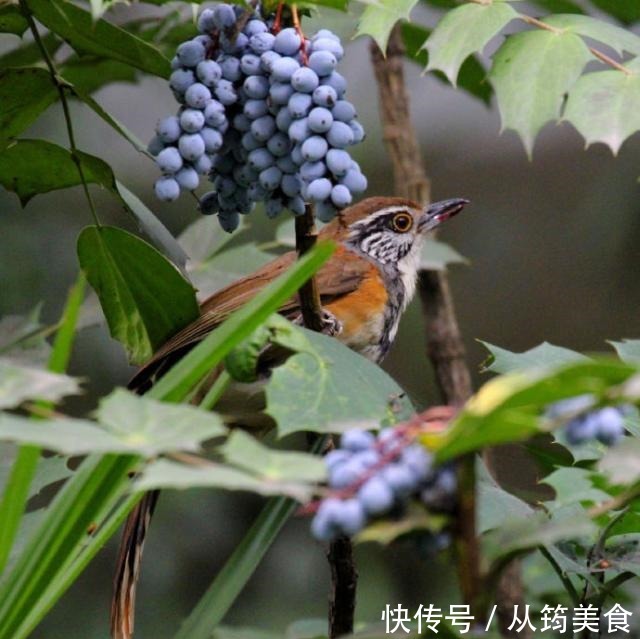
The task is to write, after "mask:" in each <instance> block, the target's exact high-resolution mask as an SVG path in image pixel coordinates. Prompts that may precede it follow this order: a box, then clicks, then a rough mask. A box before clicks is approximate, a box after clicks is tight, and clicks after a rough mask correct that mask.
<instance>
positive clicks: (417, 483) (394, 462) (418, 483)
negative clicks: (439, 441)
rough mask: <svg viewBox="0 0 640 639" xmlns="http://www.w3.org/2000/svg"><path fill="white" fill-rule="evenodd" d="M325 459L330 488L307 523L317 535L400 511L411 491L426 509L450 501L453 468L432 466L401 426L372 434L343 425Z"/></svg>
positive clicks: (324, 537) (350, 531) (346, 530)
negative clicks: (338, 439)
mask: <svg viewBox="0 0 640 639" xmlns="http://www.w3.org/2000/svg"><path fill="white" fill-rule="evenodd" d="M325 463H326V465H327V469H328V472H329V488H330V489H331V490H332V494H331V496H329V497H327V498H326V499H324V500H322V502H321V503H320V505H319V507H318V510H317V512H316V514H315V517H314V519H313V522H312V524H311V530H312V533H313V535H314V536H315V537H316V538H317V539H319V540H321V541H330V540H331V539H334V538H336V537H338V536H340V535H349V536H350V535H354V534H356V533H357V532H359V531H360V530H362V528H364V527H365V526H366V524H367V523H368V522H369V521H370V520H371V519H374V518H376V517H380V516H383V515H387V514H395V513H401V512H402V510H403V508H404V507H405V506H406V504H407V502H408V501H409V499H411V498H412V497H419V498H420V499H421V500H422V501H423V503H424V504H425V505H426V506H427V507H428V508H430V509H432V510H438V511H442V512H451V511H452V510H453V509H454V507H455V494H456V474H455V471H454V469H453V468H451V467H441V468H434V467H433V458H432V456H431V455H430V454H429V453H428V452H427V451H426V450H425V449H424V448H423V447H422V446H421V445H420V444H416V443H413V438H412V437H410V436H409V435H408V434H407V432H406V430H402V429H400V428H386V429H384V430H382V431H381V432H380V433H379V435H378V436H377V437H376V436H374V435H373V434H372V433H370V432H368V431H362V430H351V431H348V432H346V433H345V434H344V435H343V436H342V440H341V447H340V448H338V449H336V450H333V451H331V452H330V453H328V454H327V456H326V457H325Z"/></svg>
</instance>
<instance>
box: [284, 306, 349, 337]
mask: <svg viewBox="0 0 640 639" xmlns="http://www.w3.org/2000/svg"><path fill="white" fill-rule="evenodd" d="M320 321H321V322H322V328H321V329H320V332H321V333H322V334H323V335H328V336H329V337H335V336H336V335H340V333H342V328H343V327H342V322H341V321H340V320H339V319H338V318H337V317H336V316H335V315H334V314H333V313H332V312H331V311H328V310H327V309H325V308H323V309H322V311H321V313H320ZM293 323H294V324H296V325H297V326H304V320H303V318H302V315H298V317H296V319H295V320H294V321H293Z"/></svg>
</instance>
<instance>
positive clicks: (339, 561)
mask: <svg viewBox="0 0 640 639" xmlns="http://www.w3.org/2000/svg"><path fill="white" fill-rule="evenodd" d="M327 558H328V560H329V565H330V566H331V596H330V600H329V639H335V637H340V636H342V635H350V634H351V633H352V632H353V618H354V613H355V608H356V587H357V584H358V572H357V570H356V564H355V561H354V558H353V545H352V543H351V540H350V539H349V538H348V537H339V538H338V539H336V540H335V541H333V542H332V543H331V545H330V546H329V550H328V552H327Z"/></svg>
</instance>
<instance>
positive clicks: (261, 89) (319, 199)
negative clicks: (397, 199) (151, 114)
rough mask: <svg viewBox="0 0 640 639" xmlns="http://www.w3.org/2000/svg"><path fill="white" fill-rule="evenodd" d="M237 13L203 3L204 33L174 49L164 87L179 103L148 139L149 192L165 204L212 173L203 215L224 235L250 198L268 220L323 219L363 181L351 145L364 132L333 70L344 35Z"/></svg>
mask: <svg viewBox="0 0 640 639" xmlns="http://www.w3.org/2000/svg"><path fill="white" fill-rule="evenodd" d="M245 11H246V10H245V9H243V8H239V7H235V8H234V7H231V6H230V5H227V4H219V5H217V6H216V7H215V8H214V9H205V10H204V11H202V13H201V14H200V16H199V19H198V29H199V31H200V35H198V36H196V37H195V38H193V39H192V40H189V41H187V42H184V43H182V44H181V45H180V46H179V47H178V51H177V55H176V57H175V58H174V60H173V69H174V70H173V73H172V74H171V79H170V85H171V88H172V90H173V93H174V95H175V97H176V99H177V100H178V102H180V104H181V105H182V106H181V107H180V110H179V112H178V114H177V115H176V116H171V117H168V118H164V119H163V120H160V122H159V123H158V126H157V128H156V136H155V137H154V138H153V140H152V141H151V143H150V145H149V150H150V152H151V153H152V154H153V155H155V156H156V161H157V164H158V167H159V168H160V170H161V171H162V173H163V177H161V178H160V179H159V180H158V181H157V182H156V185H155V191H156V195H157V196H158V197H159V198H160V199H161V200H165V201H173V200H175V199H176V198H177V197H178V196H179V195H180V191H181V190H182V189H184V190H189V191H193V190H194V189H195V188H197V186H198V185H199V183H200V176H201V175H208V176H209V178H210V180H211V181H212V182H213V185H214V190H213V191H211V192H210V193H207V194H206V195H204V196H203V197H202V199H201V201H200V210H201V211H202V213H204V214H212V213H218V214H219V219H220V223H221V225H222V227H223V228H224V229H225V230H227V231H232V230H234V229H235V228H236V227H237V225H238V223H239V214H240V213H242V214H246V213H249V212H250V211H251V210H252V208H253V206H254V204H255V203H256V202H264V203H265V208H266V213H267V215H268V216H269V217H274V216H276V215H277V214H278V213H280V212H281V211H282V210H283V209H284V208H287V209H289V210H290V211H291V212H292V213H294V214H297V215H300V214H302V213H304V210H305V202H313V203H314V204H315V205H316V214H317V216H318V217H319V218H320V219H321V220H324V221H328V220H330V219H331V218H332V217H333V216H334V215H335V213H336V211H337V210H339V209H342V208H344V207H346V206H348V205H349V204H350V203H351V201H352V199H353V194H355V193H361V192H363V191H364V190H366V187H367V180H366V178H365V177H364V175H363V174H362V172H361V170H360V167H359V165H358V164H357V163H356V162H355V161H354V160H352V158H351V156H350V155H349V152H348V151H347V148H348V147H350V146H351V145H353V144H356V143H358V142H360V141H362V140H363V139H364V130H363V128H362V125H361V124H360V123H359V122H358V120H357V118H356V111H355V108H354V107H353V105H352V104H351V103H350V102H348V101H347V100H345V99H344V98H345V92H346V88H347V87H346V80H345V79H344V77H343V76H342V75H340V74H339V73H338V72H337V71H336V67H337V65H338V63H339V61H340V60H341V59H342V57H343V55H344V51H343V48H342V45H341V44H340V39H339V38H338V37H337V36H336V35H335V34H333V33H332V32H330V31H328V30H326V29H323V30H321V31H319V32H318V33H317V34H316V35H315V36H314V37H313V38H312V39H311V40H307V39H305V38H304V37H302V36H301V34H300V32H299V30H297V29H295V28H285V29H279V26H276V23H275V21H274V20H273V19H268V20H264V19H263V18H262V17H261V16H260V14H259V13H258V12H256V13H253V14H246V13H245ZM240 27H241V30H239V31H238V29H239V28H240Z"/></svg>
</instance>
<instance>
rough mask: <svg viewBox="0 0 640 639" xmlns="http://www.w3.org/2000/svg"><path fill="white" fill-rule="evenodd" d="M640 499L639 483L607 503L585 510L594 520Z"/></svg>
mask: <svg viewBox="0 0 640 639" xmlns="http://www.w3.org/2000/svg"><path fill="white" fill-rule="evenodd" d="M638 497H640V483H638V484H635V485H633V486H631V488H629V489H628V490H625V491H624V492H623V493H620V494H619V495H616V496H615V497H614V498H613V499H609V500H608V501H605V502H602V503H601V504H597V505H596V506H592V507H591V508H589V510H587V515H588V516H589V517H591V519H595V518H596V517H600V515H605V514H606V513H608V512H611V511H612V510H619V509H621V508H624V507H625V506H626V505H627V504H629V503H630V502H632V501H633V500H634V499H637V498H638Z"/></svg>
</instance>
